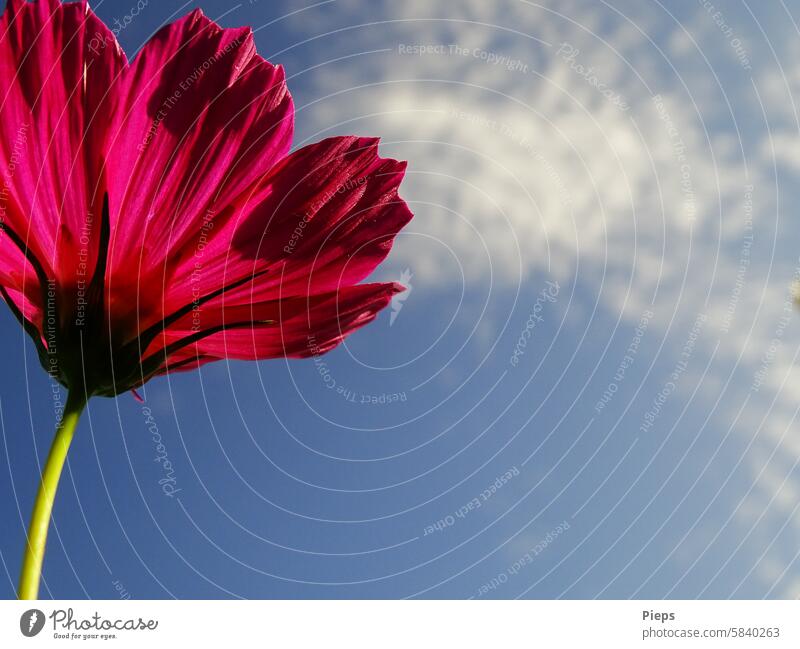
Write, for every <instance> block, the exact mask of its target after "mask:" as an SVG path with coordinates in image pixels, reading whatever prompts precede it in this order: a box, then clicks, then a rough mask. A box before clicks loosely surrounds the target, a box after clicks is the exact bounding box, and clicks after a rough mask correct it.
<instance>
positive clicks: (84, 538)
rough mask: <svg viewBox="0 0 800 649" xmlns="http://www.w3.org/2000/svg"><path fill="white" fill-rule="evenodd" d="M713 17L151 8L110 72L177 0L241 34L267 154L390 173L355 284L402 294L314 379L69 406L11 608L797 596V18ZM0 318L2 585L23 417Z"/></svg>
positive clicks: (114, 8) (617, 7) (25, 361)
mask: <svg viewBox="0 0 800 649" xmlns="http://www.w3.org/2000/svg"><path fill="white" fill-rule="evenodd" d="M714 5H715V6H713V8H709V7H712V5H711V3H709V2H704V1H702V0H701V1H699V2H608V3H606V2H588V1H581V2H574V1H567V2H557V3H556V2H548V3H534V2H512V1H508V2H493V3H487V2H481V1H478V0H473V1H463V2H430V1H422V0H413V1H409V2H403V3H394V2H393V3H390V2H374V3H373V2H364V1H361V2H352V1H339V0H336V1H330V2H320V3H317V4H314V3H309V4H302V3H297V2H267V1H266V0H262V1H254V2H245V3H242V4H239V5H231V4H229V3H224V2H204V3H199V4H198V3H187V4H181V3H179V2H158V3H155V2H150V3H148V4H147V6H146V7H144V8H143V9H142V10H141V11H139V15H138V16H137V17H136V18H135V19H132V20H130V22H129V24H127V26H126V27H125V28H124V29H122V30H121V31H120V33H119V38H120V40H121V42H122V45H123V47H124V48H125V50H126V51H127V52H128V54H129V56H130V55H132V54H133V53H134V52H135V51H136V50H137V49H138V48H139V47H140V46H141V45H142V43H143V42H145V41H146V39H147V38H148V37H149V36H150V35H151V34H152V33H153V32H154V31H155V30H156V29H157V28H158V27H159V26H160V25H162V24H164V23H165V22H169V21H170V20H173V19H174V18H175V17H178V16H180V15H183V14H184V13H186V12H187V11H189V9H190V8H193V7H195V6H201V7H202V8H203V9H204V11H205V12H206V14H207V15H209V16H211V17H212V18H215V19H217V20H218V21H219V22H220V23H221V24H223V25H224V26H231V27H232V26H239V25H252V27H253V29H254V31H255V33H256V43H257V46H258V49H259V53H260V54H262V55H263V56H265V57H266V58H268V59H269V60H271V61H273V62H275V63H281V64H283V65H284V66H285V67H286V70H287V73H288V78H289V86H290V89H291V91H292V94H293V96H294V99H295V104H296V107H297V115H296V134H295V146H302V145H304V144H306V143H309V142H312V141H315V140H318V139H321V138H323V137H327V136H329V135H333V134H346V133H358V134H363V135H380V136H381V137H382V138H383V141H382V145H381V147H382V149H381V150H382V153H383V154H384V155H387V156H391V157H396V158H401V159H406V160H408V161H409V171H408V174H407V179H406V180H405V181H404V184H403V187H402V188H401V194H402V195H403V196H404V197H405V198H406V200H407V201H408V202H409V204H410V205H411V207H412V210H413V211H414V212H415V214H416V218H415V219H414V221H412V223H411V224H410V225H409V226H408V227H407V228H406V230H405V231H404V232H403V233H402V234H401V235H400V237H399V238H398V241H397V244H396V246H395V249H394V250H393V252H392V255H391V257H390V258H389V260H388V261H387V262H386V264H385V265H384V266H382V267H381V268H380V269H379V270H378V271H377V273H376V278H377V279H380V280H400V279H401V278H403V279H404V280H405V283H406V284H407V285H409V286H410V291H409V292H408V293H407V296H406V297H405V299H404V301H403V302H402V303H400V302H398V303H397V304H395V305H393V307H392V309H390V310H387V311H386V312H385V313H383V314H382V315H381V316H380V317H379V318H378V320H376V322H375V323H373V324H372V325H371V326H370V327H367V328H365V329H364V330H361V331H360V332H358V333H357V334H356V335H354V336H353V337H351V338H350V339H349V340H348V341H347V344H346V345H344V346H342V347H341V348H339V349H337V350H336V351H334V352H333V353H331V354H329V355H327V356H325V357H323V358H321V359H319V360H316V361H315V360H305V361H289V362H283V361H271V362H264V363H239V362H236V363H216V364H213V365H209V366H206V367H204V368H203V369H202V371H200V372H197V373H192V374H181V375H176V376H174V377H167V378H163V379H158V380H155V381H152V382H151V383H149V384H148V385H147V386H146V388H145V390H144V392H143V394H144V396H145V399H146V403H145V404H144V405H143V404H139V403H138V402H136V401H135V400H134V399H133V398H132V397H130V396H127V395H125V396H121V397H119V398H117V399H115V400H108V399H95V400H93V401H92V402H91V403H90V406H89V410H88V413H87V414H86V415H85V416H84V418H83V420H82V422H81V424H80V428H79V431H78V434H77V435H76V439H75V441H74V443H73V447H72V450H71V452H70V458H69V465H68V468H67V470H66V471H65V474H64V476H63V478H62V484H61V489H60V492H59V494H58V500H57V503H56V508H55V518H54V527H53V528H52V529H51V533H50V540H49V547H48V554H47V558H46V562H45V569H44V578H45V584H44V587H43V594H44V595H45V596H52V597H58V598H85V597H91V598H115V597H118V596H119V594H120V592H122V594H123V595H129V596H130V597H132V598H162V597H177V598H220V597H223V598H224V597H256V598H295V597H298V598H405V597H431V598H469V597H475V598H517V597H527V598H558V597H564V598H594V597H607V598H629V597H640V598H662V597H676V598H695V597H714V598H727V597H738V598H742V597H747V598H761V597H797V596H798V595H800V564H798V561H797V555H798V552H800V512H798V511H797V509H798V505H800V471H799V470H798V466H797V464H798V459H800V441H799V440H800V438H799V437H798V433H797V431H798V422H797V411H798V406H797V404H798V403H800V373H798V370H797V369H796V366H797V355H798V352H800V322H799V319H798V317H797V316H798V312H797V310H796V309H795V308H794V307H792V304H791V301H792V296H793V290H794V289H793V286H794V282H795V281H796V279H797V278H798V264H799V263H800V262H799V260H798V255H800V232H799V231H798V229H797V227H796V215H795V214H794V206H795V205H796V204H797V199H798V198H800V197H798V187H800V185H798V182H797V180H798V178H797V176H798V173H799V172H800V141H799V138H798V132H799V131H798V124H799V122H798V115H797V107H796V105H795V103H794V97H795V96H796V94H797V92H798V91H799V90H800V67H799V66H798V63H797V61H800V56H798V54H800V31H799V30H798V21H800V7H798V6H797V4H796V3H782V2H781V3H756V2H733V1H726V2H723V1H719V2H716V3H714ZM134 6H135V3H134V2H128V1H127V0H119V1H117V0H113V1H112V0H105V1H104V2H96V3H93V7H94V9H95V11H96V12H97V13H98V14H99V15H100V16H101V17H102V18H103V19H104V20H106V21H107V22H108V23H109V24H111V23H113V21H114V20H115V19H119V20H120V21H121V23H123V22H125V16H126V15H129V14H130V13H131V8H132V7H134ZM392 313H394V320H393V321H392ZM0 330H1V331H2V334H3V335H2V341H3V342H2V354H3V356H4V361H5V366H6V371H5V372H4V373H3V375H2V377H0V406H2V433H3V444H2V446H0V454H1V455H2V463H1V464H0V516H2V517H3V520H4V521H6V522H5V524H4V525H3V526H2V527H3V533H2V536H0V559H2V568H1V569H0V583H2V594H3V595H5V596H6V597H11V596H12V595H13V592H14V583H15V581H16V577H17V573H18V570H19V562H20V556H21V549H22V546H23V543H24V524H23V521H24V520H26V519H27V516H28V513H29V510H30V507H31V503H32V500H33V497H34V493H35V485H36V478H35V476H36V474H37V466H38V465H37V461H41V459H42V458H43V456H44V453H45V450H46V448H47V446H48V445H49V442H50V437H51V435H52V429H53V425H54V423H55V420H54V410H53V406H52V389H51V385H50V382H49V379H48V377H47V376H46V375H45V374H44V372H43V371H42V370H41V369H40V368H39V365H38V361H37V360H36V356H35V351H34V350H33V348H32V345H31V343H30V342H29V341H28V340H26V338H25V335H24V334H23V332H22V331H21V330H20V329H19V328H18V327H17V326H16V323H15V321H14V320H13V318H12V316H11V314H10V313H7V312H5V311H3V312H2V313H1V314H0ZM604 393H605V394H606V395H607V397H606V402H605V403H604V404H603V405H602V407H601V406H600V405H599V404H598V402H600V401H601V400H602V399H603V395H604ZM609 395H610V396H609ZM143 408H147V409H148V410H143ZM148 413H152V421H150V420H148V418H147V415H148ZM153 422H155V426H156V427H157V432H158V435H159V436H160V439H161V440H162V443H163V445H164V449H165V450H164V451H162V452H158V451H157V449H156V442H155V441H154V439H153ZM159 457H160V460H159ZM166 459H168V460H169V462H170V463H171V468H172V471H171V472H169V473H168V472H166V471H165V466H164V461H165V460H166ZM165 480H166V482H167V483H169V484H170V485H172V488H174V489H176V490H179V491H176V492H175V493H174V494H172V495H166V494H165V492H164V487H163V485H164V484H165ZM160 481H161V482H160Z"/></svg>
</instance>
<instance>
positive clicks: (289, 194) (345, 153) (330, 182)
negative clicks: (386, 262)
mask: <svg viewBox="0 0 800 649" xmlns="http://www.w3.org/2000/svg"><path fill="white" fill-rule="evenodd" d="M404 171H405V163H403V162H398V161H396V160H391V159H385V158H381V157H379V156H378V141H377V140H376V139H368V138H357V137H336V138H330V139H327V140H324V141H322V142H319V143H317V144H312V145H310V146H307V147H304V148H302V149H300V150H298V151H296V152H295V153H293V154H292V155H290V156H288V157H287V158H286V159H285V160H284V161H282V162H281V163H280V164H279V165H278V166H277V167H276V169H275V170H273V171H272V172H271V173H270V175H269V177H267V178H266V179H265V180H264V182H263V183H262V185H261V187H259V188H258V191H257V192H256V193H254V196H253V197H252V198H250V200H249V201H248V202H246V203H244V202H243V203H242V204H241V206H240V207H239V208H238V210H239V213H238V214H237V208H236V207H233V206H232V207H231V208H229V210H227V211H226V212H224V213H221V214H219V215H216V217H215V218H214V219H213V221H211V222H209V223H208V225H210V226H211V227H206V228H202V230H203V232H202V233H201V235H200V236H199V237H198V240H197V242H195V245H194V247H192V248H187V249H185V250H184V251H183V255H182V256H181V257H180V260H179V262H177V263H176V269H175V271H174V272H173V273H172V275H171V280H170V282H169V291H168V293H167V295H166V296H165V307H164V308H165V311H166V312H167V313H169V312H174V311H175V310H177V309H178V308H180V306H181V305H184V304H188V303H189V302H190V301H192V300H196V299H197V297H198V296H204V295H208V294H210V293H211V292H212V291H213V290H214V289H215V288H217V287H218V286H220V284H223V285H228V284H232V283H234V282H237V281H239V280H241V279H242V278H244V279H246V278H248V277H253V276H254V275H255V274H258V278H257V279H256V280H255V281H253V282H244V283H242V284H241V286H240V287H239V288H237V289H235V290H231V291H226V292H225V294H224V295H223V296H220V297H219V298H218V300H217V302H221V301H223V300H224V302H225V304H227V305H236V304H240V303H242V304H244V303H249V302H252V301H269V300H274V299H276V298H277V296H279V295H280V296H282V297H283V298H286V297H292V296H306V295H314V294H317V293H325V292H330V291H335V290H337V289H339V288H340V287H342V286H350V285H352V284H356V283H358V282H360V281H361V280H363V279H365V278H366V277H367V276H368V275H369V274H370V273H371V272H372V271H373V270H374V269H375V267H376V266H377V265H378V264H379V263H380V262H381V261H383V259H384V258H385V257H386V255H387V254H388V253H389V250H390V249H391V246H392V242H393V240H394V237H395V235H396V234H397V232H398V231H399V230H400V229H401V228H402V227H403V226H404V225H406V223H408V221H409V220H410V219H411V217H412V214H411V212H410V210H409V209H408V206H407V205H406V204H405V202H404V201H403V200H402V199H401V198H399V196H398V194H397V188H398V185H399V184H400V181H401V180H402V178H403V174H404ZM200 241H202V245H198V244H199V243H200ZM221 278H222V279H221ZM212 304H213V303H212Z"/></svg>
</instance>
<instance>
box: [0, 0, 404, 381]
mask: <svg viewBox="0 0 800 649" xmlns="http://www.w3.org/2000/svg"><path fill="white" fill-rule="evenodd" d="M293 120H294V109H293V104H292V98H291V96H290V94H289V92H288V90H287V88H286V83H285V75H284V72H283V69H282V68H281V67H280V66H274V65H272V64H270V63H268V62H267V61H265V60H264V59H263V58H261V57H260V56H259V55H258V54H257V53H256V50H255V45H254V42H253V34H252V31H251V30H250V29H249V28H240V29H222V28H221V27H219V26H218V25H217V24H216V23H214V22H213V21H211V20H209V19H208V18H206V17H205V16H204V15H203V14H202V12H200V11H199V10H198V11H193V12H192V13H191V14H189V15H188V16H186V17H184V18H182V19H180V20H178V21H177V22H174V23H172V24H170V25H167V26H166V27H164V28H162V29H161V30H160V31H159V32H158V33H156V34H155V35H154V36H153V37H152V38H151V39H150V40H149V41H148V42H147V44H145V45H144V47H143V48H142V49H141V50H140V51H139V53H138V54H137V55H136V57H135V58H134V60H133V61H132V62H128V61H127V59H126V57H125V54H124V52H123V51H122V49H121V48H120V46H119V44H118V43H117V40H116V38H115V36H114V34H113V33H112V32H111V31H110V30H109V29H108V28H107V27H106V26H105V25H104V24H103V23H102V22H101V21H100V20H99V19H98V18H97V17H96V16H95V15H94V14H93V13H92V11H91V10H90V9H89V7H88V5H87V4H86V3H85V2H79V3H69V4H61V3H60V2H58V1H57V0H38V1H37V2H33V3H26V2H24V1H23V0H9V1H8V4H7V7H6V10H5V12H4V14H3V16H2V19H0V140H1V142H0V173H1V174H2V176H1V177H0V224H1V226H2V231H0V293H2V296H3V298H4V299H5V301H6V303H7V304H8V305H9V307H10V308H11V310H12V311H13V312H14V314H15V315H16V317H17V318H18V319H19V320H20V322H21V323H22V324H23V326H24V327H25V329H26V330H27V332H28V333H29V334H30V336H31V337H32V338H33V340H34V341H35V344H36V347H37V350H38V352H39V357H40V359H41V361H42V364H43V365H44V367H45V369H47V370H48V372H50V373H51V374H52V375H53V376H54V377H56V378H57V379H58V380H59V381H60V382H61V383H62V384H64V385H65V386H66V387H68V388H74V387H76V386H77V387H78V388H79V389H80V390H84V389H85V391H86V395H87V396H91V395H105V396H113V395H116V394H118V393H120V392H122V391H125V390H129V389H132V388H136V387H137V386H139V385H141V384H142V383H144V382H145V381H147V380H148V379H149V378H151V377H152V376H155V375H159V374H165V373H167V372H170V371H176V370H188V369H192V368H195V367H197V366H199V365H201V364H203V363H206V362H209V361H214V360H219V359H223V358H233V359H251V360H255V359H266V358H276V357H305V356H311V355H316V354H321V353H324V352H326V351H328V350H330V349H332V348H333V347H335V346H336V345H337V344H338V343H340V342H341V341H342V340H343V339H344V338H345V337H346V336H347V335H348V334H349V333H351V332H353V331H354V330H355V329H357V328H359V327H361V326H363V325H364V324H366V323H368V322H370V321H371V320H372V319H374V318H375V316H376V314H377V313H378V311H380V310H381V309H382V308H383V307H385V306H386V305H387V304H388V303H389V301H390V300H391V298H392V295H394V294H395V293H396V292H398V291H399V290H402V287H401V286H399V285H398V284H395V283H366V284H359V282H361V281H362V280H364V279H365V278H366V277H367V276H368V275H369V274H370V273H371V272H372V271H373V270H374V269H375V267H376V266H377V265H378V264H379V263H380V262H381V261H382V260H383V259H384V258H385V257H386V255H387V254H388V252H389V250H390V248H391V245H392V242H393V239H394V237H395V235H396V234H397V232H398V231H399V230H400V229H401V228H402V227H403V226H404V225H405V224H406V223H407V222H408V221H409V220H410V219H411V216H412V215H411V212H410V211H409V209H408V207H407V206H406V204H405V202H404V201H403V200H402V199H400V198H399V197H398V194H397V189H398V186H399V184H400V181H401V179H402V177H403V174H404V171H405V163H403V162H398V161H396V160H391V159H385V158H381V157H379V156H378V150H377V149H378V142H377V140H376V139H369V138H361V137H354V136H348V137H334V138H330V139H326V140H323V141H321V142H319V143H316V144H312V145H309V146H305V147H303V148H300V149H298V150H296V151H294V152H293V153H290V152H289V149H290V146H291V140H292V131H293Z"/></svg>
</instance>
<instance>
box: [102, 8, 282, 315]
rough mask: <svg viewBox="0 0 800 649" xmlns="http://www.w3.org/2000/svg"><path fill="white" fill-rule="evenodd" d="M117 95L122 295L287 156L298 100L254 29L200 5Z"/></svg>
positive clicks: (116, 198) (145, 57)
mask: <svg viewBox="0 0 800 649" xmlns="http://www.w3.org/2000/svg"><path fill="white" fill-rule="evenodd" d="M116 93H117V94H118V96H119V101H120V109H119V111H118V116H117V118H116V120H115V122H114V124H113V126H112V133H111V138H112V140H113V144H112V146H111V147H110V157H111V159H112V160H113V161H114V165H113V168H112V169H111V171H110V174H109V196H110V203H111V210H112V227H111V230H112V233H111V254H110V257H109V259H110V266H109V277H110V278H111V280H112V281H113V282H114V292H115V293H116V294H118V295H120V296H121V299H120V302H121V303H124V302H125V301H126V300H128V298H129V297H131V295H129V294H130V293H133V295H135V294H136V293H137V292H138V290H137V287H136V285H135V284H138V281H139V280H140V279H141V280H144V281H149V277H150V276H153V274H154V273H156V274H157V273H160V272H162V270H163V268H162V265H161V264H162V262H163V260H165V259H166V257H167V254H168V252H169V251H170V250H171V249H173V248H174V247H175V246H176V245H178V244H176V242H179V241H181V240H182V239H183V238H185V237H186V236H189V234H191V233H196V232H197V231H198V230H199V228H200V226H201V225H202V223H203V217H204V215H206V214H207V213H209V212H211V211H218V210H222V209H224V208H225V207H226V205H227V204H228V203H229V202H231V201H233V200H234V199H235V198H236V197H237V196H238V195H239V194H240V193H242V192H243V191H245V190H246V189H248V188H249V187H250V185H251V184H252V183H253V182H254V181H255V180H256V179H259V178H261V177H262V176H264V175H265V174H266V173H267V172H268V171H269V169H270V168H271V167H272V166H273V165H274V164H275V163H276V162H277V161H278V160H279V159H280V158H282V157H283V156H284V155H285V154H286V152H287V151H288V149H289V146H290V144H291V135H292V130H293V107H292V101H291V96H290V95H289V93H288V91H287V89H286V84H285V75H284V72H283V69H282V68H280V67H276V66H272V65H271V64H269V63H267V62H266V61H264V59H262V58H261V57H259V56H258V55H256V53H255V45H254V43H253V35H252V32H251V31H250V29H249V28H241V29H222V28H220V27H219V26H218V25H216V24H215V23H214V22H213V21H211V20H209V19H208V18H206V17H205V16H204V15H203V14H202V12H200V11H199V10H197V11H194V12H192V13H191V14H189V15H188V16H186V17H185V18H182V19H181V20H178V21H177V22H175V23H172V24H170V25H168V26H166V27H164V28H163V29H162V30H160V31H159V32H158V33H157V34H156V35H155V36H153V38H152V39H150V41H149V42H148V43H147V44H146V45H145V46H144V47H143V48H142V50H141V51H140V52H139V54H138V55H137V56H136V59H135V60H134V61H133V63H132V64H131V65H130V67H129V69H128V70H127V71H126V73H125V74H124V75H123V77H122V78H121V79H120V81H119V82H118V84H117V87H116ZM132 269H133V270H135V269H138V270H139V272H131V271H132ZM132 275H135V276H136V277H134V280H135V284H133V285H126V281H127V280H128V279H129V278H131V276H132Z"/></svg>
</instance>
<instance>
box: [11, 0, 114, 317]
mask: <svg viewBox="0 0 800 649" xmlns="http://www.w3.org/2000/svg"><path fill="white" fill-rule="evenodd" d="M125 64H126V61H125V55H124V54H123V53H122V51H121V49H120V48H119V46H118V44H117V41H116V39H115V37H114V34H112V33H111V31H109V30H108V28H107V27H106V26H105V25H104V24H103V23H102V22H101V21H100V20H99V19H98V18H97V17H96V16H95V15H94V13H92V11H91V10H90V9H89V7H88V5H87V4H86V3H85V2H80V3H70V4H62V3H61V2H58V1H57V0H38V2H34V3H26V2H22V1H20V0H13V1H10V2H9V3H8V4H7V6H6V9H5V12H4V13H3V16H2V18H0V141H2V145H1V146H0V167H1V168H2V169H3V178H2V187H0V219H2V221H3V224H4V226H5V227H6V228H9V229H10V230H12V231H13V232H14V233H16V234H17V235H18V237H19V239H20V240H22V241H24V242H25V244H26V246H27V248H28V249H29V253H28V254H29V255H32V256H34V257H35V258H36V259H37V260H38V262H39V263H40V264H41V266H42V267H43V268H44V269H45V270H46V272H47V275H48V277H55V278H57V279H58V281H59V283H60V284H67V285H69V284H73V285H74V283H75V282H76V281H77V279H78V278H77V277H76V263H77V262H76V259H77V258H78V256H79V255H81V259H82V262H83V263H84V264H85V268H87V269H88V271H89V272H91V269H92V267H93V264H94V260H95V258H96V254H97V245H96V242H97V240H98V236H97V233H96V232H95V231H94V230H93V228H92V219H93V215H94V214H98V215H99V213H100V206H101V205H102V192H101V187H100V174H101V170H102V167H103V161H104V154H103V147H104V135H105V132H106V128H107V125H108V122H109V114H110V113H109V111H110V110H112V103H113V102H111V101H110V100H109V97H108V89H109V87H110V86H111V84H112V82H113V80H114V78H115V77H116V76H117V75H118V74H119V73H120V71H121V70H122V69H123V68H124V66H125ZM0 239H2V240H1V241H0V257H2V258H3V260H4V262H3V263H4V264H8V263H9V261H8V260H9V259H10V258H12V259H14V260H15V261H14V262H13V263H15V264H16V265H17V269H19V270H21V269H23V268H25V266H26V264H27V262H25V261H21V259H20V257H19V252H18V249H19V246H18V245H15V244H14V242H13V241H12V240H11V239H10V237H8V236H5V235H4V236H2V237H0ZM12 249H17V252H16V253H12ZM15 254H16V256H14V255H15ZM3 270H5V271H6V272H3ZM3 270H0V277H2V279H0V281H2V282H3V283H4V285H6V286H10V287H11V288H12V289H14V290H16V291H22V292H25V293H26V294H28V295H30V293H29V290H28V288H29V287H27V286H26V287H23V286H22V285H21V284H20V282H21V278H22V277H23V273H22V272H17V273H16V277H17V281H15V282H12V283H11V284H6V283H5V282H7V281H8V271H9V268H8V267H6V268H4V269H3ZM24 275H25V277H26V278H27V279H26V281H28V280H30V281H31V282H33V283H34V284H37V279H36V276H35V274H34V273H33V271H32V269H31V268H30V266H29V267H28V268H27V269H26V272H25V274H24ZM37 286H38V285H37ZM37 292H40V291H34V295H31V298H32V299H34V300H35V303H38V304H39V305H40V306H41V299H40V298H39V297H36V296H35V294H36V293H37Z"/></svg>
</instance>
